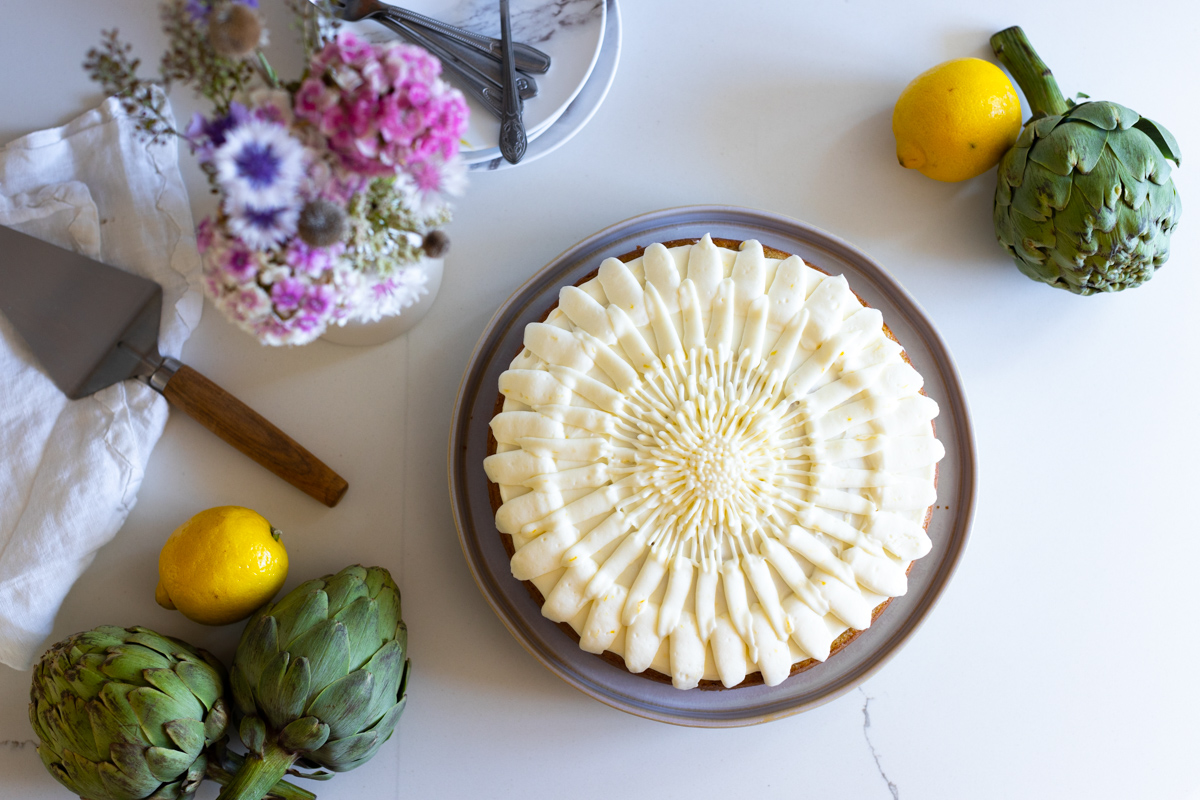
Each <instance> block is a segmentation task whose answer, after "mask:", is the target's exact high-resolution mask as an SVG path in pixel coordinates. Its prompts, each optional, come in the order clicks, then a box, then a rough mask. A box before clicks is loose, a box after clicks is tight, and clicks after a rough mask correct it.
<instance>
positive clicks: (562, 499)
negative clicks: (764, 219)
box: [484, 235, 944, 689]
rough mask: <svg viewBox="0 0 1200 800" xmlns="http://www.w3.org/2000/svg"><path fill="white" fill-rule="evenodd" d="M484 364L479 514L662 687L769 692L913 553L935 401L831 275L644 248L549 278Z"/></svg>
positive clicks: (763, 260) (571, 622)
mask: <svg viewBox="0 0 1200 800" xmlns="http://www.w3.org/2000/svg"><path fill="white" fill-rule="evenodd" d="M524 345H525V346H524V349H522V351H521V352H520V354H518V355H517V357H516V358H515V359H514V360H513V362H512V364H511V366H510V368H509V369H508V370H507V371H505V372H504V373H503V374H502V375H501V376H500V381H499V384H500V385H499V390H500V395H501V397H502V402H501V403H499V404H498V408H499V410H498V413H497V414H496V416H495V417H494V418H493V419H492V421H491V432H492V438H493V440H494V441H493V442H492V443H491V449H490V450H489V452H492V455H489V456H488V458H487V459H486V460H485V462H484V468H485V470H486V471H487V475H488V478H489V479H490V480H491V481H492V482H493V484H495V488H496V490H497V491H495V492H494V493H493V507H494V509H495V512H496V527H497V529H498V531H499V532H500V533H501V534H503V535H504V536H506V537H510V541H509V545H510V551H511V552H512V562H511V567H512V574H513V576H514V578H516V579H518V580H522V581H526V582H528V584H529V585H530V586H531V588H532V590H533V591H534V593H535V596H536V597H538V599H539V600H540V602H542V613H543V614H544V615H545V616H546V617H548V618H549V619H551V620H554V621H555V622H559V623H562V624H564V625H566V626H569V628H568V629H569V630H571V631H573V632H574V633H575V635H577V636H578V639H579V646H580V647H581V648H582V649H584V650H586V651H590V652H593V653H597V654H603V655H605V656H606V657H610V658H612V657H616V658H617V659H620V661H621V662H622V663H623V664H624V665H625V667H626V668H628V669H629V670H630V671H631V672H634V673H646V674H648V675H650V676H654V675H666V676H670V680H671V682H672V683H673V684H674V685H675V686H676V687H678V688H680V689H689V688H693V687H696V686H705V687H713V688H721V687H726V688H728V687H734V686H739V685H751V684H753V683H757V682H759V681H760V680H761V682H764V683H766V684H768V685H772V686H773V685H775V684H778V683H779V682H781V681H783V680H784V679H786V678H787V677H788V676H789V675H791V674H793V673H794V672H796V671H799V670H801V669H805V668H807V667H809V666H812V665H815V664H817V663H819V662H822V661H824V660H826V659H827V658H829V656H830V655H831V654H832V653H834V652H836V651H837V650H838V649H840V648H841V647H842V646H844V645H845V644H846V643H848V642H849V641H850V640H851V639H852V638H853V637H854V635H856V633H857V632H858V631H861V630H863V629H865V628H867V627H868V626H869V625H870V624H871V621H872V619H873V618H874V616H875V615H876V614H878V613H879V612H880V611H882V610H883V608H884V607H885V606H886V604H887V602H888V601H889V600H890V598H893V597H898V596H900V595H902V594H904V592H905V589H906V585H907V572H908V569H909V567H910V566H911V564H912V562H913V561H914V560H915V559H918V558H920V557H921V556H923V555H925V554H926V553H928V552H929V550H930V548H931V546H932V544H931V542H930V540H929V537H928V536H927V534H926V532H925V527H926V525H927V522H928V517H929V513H930V508H931V506H932V504H933V502H934V499H935V489H936V478H937V461H938V460H939V459H940V458H941V457H942V455H943V454H944V451H943V448H942V446H941V444H940V443H939V442H938V441H937V439H936V438H935V437H934V427H933V423H932V420H933V419H934V417H935V416H936V415H937V411H938V409H937V404H936V403H935V402H934V401H933V400H932V399H930V398H928V397H926V396H925V395H924V394H923V393H922V391H921V386H922V379H921V376H920V375H919V374H918V373H917V372H916V371H915V370H914V369H913V368H912V366H911V365H910V364H909V363H908V361H907V359H906V357H905V355H904V352H903V350H902V348H901V346H900V345H899V343H897V342H896V341H895V339H894V338H893V337H892V336H891V334H890V331H888V329H887V327H886V325H884V323H883V319H882V316H881V315H880V313H879V312H878V311H876V310H875V309H872V308H869V307H867V306H865V304H863V303H862V302H861V301H860V300H859V299H858V298H857V296H856V295H855V294H854V293H853V292H852V291H851V290H850V287H849V286H848V285H847V282H846V280H845V278H843V277H842V276H840V275H838V276H830V275H826V274H825V273H823V272H821V271H819V270H817V269H814V268H812V267H810V266H808V265H807V264H805V263H804V261H802V260H801V259H800V258H799V257H797V256H789V255H788V254H786V253H782V252H779V251H774V250H769V249H764V248H763V246H762V245H760V244H759V243H758V242H756V241H753V240H751V241H745V242H741V243H738V242H728V241H725V240H720V239H719V240H717V241H716V242H714V241H713V240H712V239H711V238H710V237H709V236H707V235H706V236H705V237H704V238H703V239H701V240H700V241H698V242H694V241H688V242H683V243H678V242H670V243H667V245H663V244H653V245H650V246H649V247H646V248H644V249H641V250H638V251H636V252H634V253H630V254H628V255H626V256H623V257H621V258H609V259H606V260H605V261H604V262H603V263H602V264H600V267H599V270H598V272H597V273H596V274H595V276H594V277H592V278H590V279H588V280H585V281H584V282H583V283H581V284H579V285H578V286H568V287H565V288H563V290H562V291H561V292H560V294H559V300H558V304H557V305H556V306H555V307H554V308H553V309H551V310H550V311H549V313H548V314H547V316H546V318H545V321H544V322H540V323H532V324H530V325H528V326H527V327H526V329H525V338H524Z"/></svg>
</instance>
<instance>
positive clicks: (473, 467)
mask: <svg viewBox="0 0 1200 800" xmlns="http://www.w3.org/2000/svg"><path fill="white" fill-rule="evenodd" d="M706 233H709V234H711V235H712V236H713V237H715V238H724V239H734V240H745V239H757V240H758V241H760V242H761V243H762V244H763V245H764V246H768V247H773V248H776V249H778V250H782V251H785V252H788V253H794V254H796V255H799V256H801V257H802V258H803V259H804V260H805V261H807V262H808V263H809V264H811V265H813V266H815V267H818V268H820V269H822V270H824V271H826V272H828V273H831V274H835V275H836V274H843V275H845V276H846V279H847V281H849V284H850V288H851V289H853V290H854V291H855V292H856V293H857V294H858V296H859V297H860V298H861V299H862V300H863V301H865V302H866V303H867V304H868V305H870V306H872V307H874V308H877V309H879V310H880V311H881V312H882V314H883V319H884V321H885V322H886V323H887V325H888V327H889V328H890V329H891V330H892V332H893V333H894V334H895V336H896V338H897V339H898V340H899V341H900V343H901V344H902V345H903V346H904V348H905V351H906V352H907V354H908V357H909V359H910V361H911V362H912V365H913V367H915V368H916V369H917V371H918V372H920V373H921V375H922V376H923V377H924V379H925V391H926V393H927V394H928V395H929V396H930V397H932V398H933V399H934V400H936V401H937V403H938V405H939V406H940V414H939V416H938V417H937V419H936V420H935V425H936V428H937V437H938V439H940V440H941V442H942V444H943V445H944V446H945V448H946V456H945V458H944V459H943V460H942V461H941V463H940V464H939V469H938V499H937V502H936V504H935V506H934V508H933V512H932V517H931V520H930V523H929V528H928V532H929V536H930V538H931V539H932V541H933V549H932V551H931V552H930V553H929V554H928V555H927V556H925V557H924V558H921V559H919V560H918V561H916V562H915V563H914V564H913V566H912V571H911V572H910V573H909V580H908V592H907V594H905V595H904V596H903V597H897V598H895V599H893V600H892V601H891V603H890V605H889V606H888V607H887V609H886V610H885V611H884V612H883V613H882V614H881V615H880V616H879V617H878V619H876V621H875V622H874V623H873V624H872V625H871V627H870V628H868V629H867V630H865V631H863V632H862V633H861V634H859V636H858V637H857V638H855V639H854V640H853V641H852V642H850V643H849V644H848V645H847V646H846V647H844V648H843V649H842V650H841V651H839V652H837V653H835V654H834V655H833V656H831V657H830V659H829V660H828V661H826V662H825V663H823V664H818V665H816V666H814V667H812V668H810V669H808V670H805V671H803V672H800V673H798V674H796V675H793V676H792V677H790V678H788V679H787V680H785V681H783V683H781V684H779V685H778V686H774V687H768V686H762V685H759V686H746V687H742V688H737V689H727V690H722V691H713V690H704V689H691V690H687V691H681V690H678V689H675V688H674V687H672V686H671V685H670V684H669V683H660V682H658V681H655V680H651V679H649V678H647V677H645V676H641V675H634V674H631V673H629V672H628V671H626V670H625V669H623V668H621V667H618V666H614V665H613V664H611V663H609V662H608V661H606V660H604V659H602V658H600V657H599V656H596V655H593V654H592V653H588V652H584V651H583V650H580V649H579V646H578V644H577V643H576V641H575V640H574V639H573V638H572V637H571V636H569V635H567V634H566V633H565V632H564V631H562V630H561V629H560V628H559V627H558V626H557V625H556V624H555V623H553V622H551V621H550V620H548V619H546V618H544V617H543V616H542V613H541V608H540V607H539V606H538V605H537V603H535V602H534V600H533V598H532V597H530V594H529V592H528V591H527V590H526V587H525V585H524V584H522V583H521V582H520V581H518V580H516V579H515V578H513V577H512V575H511V573H510V570H509V556H508V553H507V552H506V550H505V547H504V543H503V541H502V538H501V536H500V534H499V533H498V532H497V530H496V526H495V524H494V518H493V513H492V508H491V503H490V501H489V495H488V480H487V476H486V475H485V474H484V471H483V460H484V458H485V457H486V455H487V440H488V422H489V421H490V420H491V418H492V416H493V413H494V411H495V405H496V397H497V393H498V390H497V381H498V379H499V376H500V373H501V372H503V371H504V370H505V369H507V368H508V365H509V363H510V362H511V361H512V359H513V358H514V357H515V356H516V354H517V353H518V352H520V350H521V347H522V342H523V337H524V330H525V325H526V324H527V323H530V322H535V321H538V320H540V319H541V318H542V317H543V316H544V315H545V313H546V312H547V310H549V308H550V307H551V306H552V305H553V304H554V303H555V302H557V299H558V292H559V289H561V288H562V287H563V286H568V285H573V284H575V283H578V282H579V281H581V280H582V279H583V278H584V277H585V276H587V275H588V274H589V273H591V272H592V271H594V270H595V269H597V268H598V267H599V266H600V262H601V261H602V260H604V259H605V258H607V257H610V256H619V255H622V254H624V253H627V252H630V251H632V250H635V249H636V248H638V247H641V246H645V245H649V244H652V243H654V242H665V241H671V240H675V239H687V238H700V237H701V236H703V235H704V234H706ZM449 479H450V495H451V500H452V506H453V513H454V518H455V524H456V526H457V528H458V535H459V540H460V543H461V544H462V548H463V554H464V555H465V556H466V560H467V564H468V566H469V568H470V570H471V574H472V576H473V577H474V578H475V581H476V583H477V584H478V585H479V589H480V591H481V592H483V595H484V598H485V599H486V600H487V602H488V604H489V605H490V606H491V607H492V609H493V610H494V611H495V612H496V614H497V616H499V618H500V620H501V622H503V623H504V625H505V627H507V628H508V630H509V631H510V632H511V633H512V634H513V636H515V637H516V639H517V641H519V642H520V643H521V645H522V646H524V647H525V649H526V650H528V651H529V652H530V654H531V655H533V657H534V658H536V659H537V660H538V661H539V662H540V663H541V664H542V665H543V666H545V667H546V668H547V669H549V670H550V671H551V672H553V673H554V674H556V675H558V676H559V677H560V678H562V679H563V680H565V681H566V682H567V683H569V684H571V685H572V686H574V687H575V688H577V689H579V690H580V691H582V692H584V693H585V694H587V695H589V696H591V697H593V698H595V699H597V700H600V701H601V702H603V703H607V704H608V705H610V706H613V707H614V708H618V709H620V710H622V711H626V712H628V713H631V714H636V715H638V716H642V717H646V718H648V719H654V720H659V721H661V722H669V723H673V724H678V725H689V726H696V727H733V726H739V725H751V724H755V723H760V722H766V721H769V720H772V719H778V718H780V717H784V716H788V715H791V714H796V713H799V712H801V711H805V710H807V709H810V708H814V707H816V706H818V705H821V704H822V703H825V702H828V701H830V700H832V699H834V698H836V697H838V696H840V695H842V694H844V693H846V692H848V691H850V690H851V689H853V688H854V687H855V686H857V685H858V684H859V683H861V682H863V681H864V680H866V679H867V678H869V677H870V676H871V675H873V674H874V673H875V672H876V671H877V670H879V669H880V668H881V667H882V666H883V665H884V664H885V663H886V662H887V661H888V659H889V658H891V657H892V656H893V655H895V653H896V652H897V651H898V650H899V649H900V647H901V646H903V645H904V644H905V642H907V641H908V639H909V638H910V637H911V636H912V635H913V633H914V632H915V631H916V629H917V628H918V627H919V626H920V624H921V622H922V621H923V620H924V618H925V616H926V615H927V614H928V613H929V611H930V609H932V608H933V606H934V604H935V603H936V602H937V599H938V597H939V596H940V595H941V593H942V591H943V590H944V589H945V587H946V585H947V582H948V581H949V579H950V577H951V575H952V574H953V572H954V570H955V567H956V566H957V564H958V561H959V559H960V558H961V556H962V553H963V550H964V548H965V545H966V541H967V536H968V533H969V530H970V526H971V519H972V516H973V514H974V507H975V480H976V465H975V443H974V434H973V433H972V429H971V422H970V416H969V412H968V408H967V402H966V397H965V395H964V393H963V389H962V385H961V382H960V379H959V375H958V370H957V369H956V367H955V366H954V361H953V359H952V358H951V356H950V353H949V351H948V350H947V348H946V345H945V343H944V342H943V341H942V339H941V337H940V336H939V335H938V333H937V331H936V330H935V329H934V326H933V324H932V323H931V322H930V321H929V319H928V318H927V317H926V316H925V313H924V312H923V311H922V310H921V308H920V307H919V306H918V305H917V303H916V301H915V300H914V299H913V298H912V297H911V296H910V295H909V294H908V293H907V292H906V291H905V290H904V288H903V287H901V286H900V284H899V283H897V282H896V280H895V279H894V278H893V277H892V276H891V275H890V274H888V273H887V271H885V270H884V269H883V267H881V266H880V265H879V264H878V263H877V262H875V261H874V260H873V259H871V258H870V257H869V256H867V255H866V254H865V253H863V252H862V251H860V250H858V249H856V248H855V247H853V246H852V245H850V244H847V243H846V242H843V241H842V240H840V239H838V238H836V237H834V236H831V235H830V234H827V233H824V232H823V231H820V230H818V229H816V228H813V227H812V226H809V225H806V224H804V223H803V222H798V221H796V220H793V219H790V218H788V217H784V216H780V215H777V214H770V213H765V212H761V211H754V210H750V209H744V208H736V207H730V206H688V207H684V208H674V209H666V210H663V211H655V212H652V213H649V214H644V215H642V216H639V217H634V218H633V219H629V220H626V221H624V222H621V223H618V224H616V225H614V226H612V227H610V228H606V229H605V230H602V231H600V232H599V233H596V234H594V235H593V236H590V237H588V238H587V239H585V240H583V241H582V242H580V243H578V244H576V245H575V246H573V247H571V248H570V249H568V250H567V251H565V252H564V253H562V254H561V255H559V256H558V257H557V258H555V259H554V260H552V261H551V262H550V263H549V264H547V265H546V266H545V267H544V268H543V269H541V270H540V271H538V272H537V273H536V274H535V275H534V276H533V277H532V278H530V279H529V280H528V281H527V282H526V283H525V284H524V285H523V286H521V287H520V288H519V289H518V290H517V291H516V292H515V293H514V294H513V296H512V297H510V298H509V299H508V300H507V301H506V302H505V303H504V304H503V305H502V306H501V307H500V309H499V310H498V311H497V312H496V315H495V316H494V317H493V318H492V320H491V322H490V323H489V324H488V326H487V328H486V329H485V330H484V332H483V335H482V336H481V338H480V340H479V343H478V344H477V345H476V347H475V351H474V352H473V353H472V355H471V359H470V361H469V363H468V366H467V370H466V373H465V374H464V376H463V381H462V385H461V386H460V387H459V393H458V398H457V400H456V402H455V407H454V416H453V422H452V427H451V432H450V451H449Z"/></svg>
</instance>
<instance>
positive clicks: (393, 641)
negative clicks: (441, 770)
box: [219, 566, 409, 800]
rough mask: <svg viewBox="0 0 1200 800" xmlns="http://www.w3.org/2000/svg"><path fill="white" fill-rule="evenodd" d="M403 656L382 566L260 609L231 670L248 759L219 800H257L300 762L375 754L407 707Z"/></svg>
mask: <svg viewBox="0 0 1200 800" xmlns="http://www.w3.org/2000/svg"><path fill="white" fill-rule="evenodd" d="M407 649H408V632H407V629H406V628H405V626H404V621H403V620H402V619H401V618H400V592H399V590H398V589H397V588H396V584H395V583H394V582H393V581H392V576H391V575H389V574H388V572H387V570H385V569H382V568H380V567H372V568H370V569H366V568H364V567H360V566H353V567H347V568H346V569H344V570H342V571H341V572H339V573H338V574H337V575H327V576H325V577H324V578H322V579H320V580H315V581H309V582H307V583H304V584H301V585H300V586H298V587H296V588H295V589H293V590H292V591H291V592H290V593H288V594H287V595H286V596H285V597H284V598H283V599H281V600H280V601H279V602H278V603H275V604H274V605H270V606H266V607H264V608H263V609H261V610H259V611H258V613H256V614H255V615H254V616H253V617H252V618H251V619H250V622H249V623H248V624H247V625H246V629H245V631H244V632H243V633H242V639H241V642H239V644H238V647H237V652H236V653H235V655H234V659H233V669H232V670H231V672H230V678H231V683H232V685H233V697H234V702H235V704H236V707H237V710H238V712H239V713H240V714H242V715H243V717H242V720H241V724H240V726H239V733H240V734H241V737H242V742H243V743H244V744H245V745H246V748H247V750H249V753H248V754H247V757H246V763H245V766H244V767H243V768H242V769H241V770H240V771H239V772H238V773H237V774H236V775H235V776H234V779H233V781H232V782H231V783H230V784H229V785H228V786H227V787H226V788H225V790H224V791H222V793H221V796H220V798H219V800H258V799H259V798H261V797H262V796H263V795H264V794H265V793H266V790H267V787H269V786H270V785H271V784H272V783H274V782H275V781H276V780H278V779H279V778H280V777H282V776H283V775H284V773H286V772H288V771H292V772H293V773H294V774H299V773H297V771H296V769H295V768H294V765H295V766H298V767H302V768H306V769H316V768H320V767H324V768H325V769H328V770H333V771H335V772H343V771H345V770H350V769H354V768H355V767H357V766H359V765H360V764H362V763H364V762H365V761H367V760H368V759H370V758H371V757H372V756H374V755H375V753H376V752H377V751H378V750H379V748H380V747H381V746H382V745H383V743H384V742H385V741H387V739H388V738H389V737H390V736H391V735H392V731H393V730H394V729H395V727H396V722H397V721H398V720H399V718H400V713H401V712H402V711H403V710H404V703H405V693H406V688H407V683H408V673H409V661H408V659H407V658H406V651H407ZM328 775H329V773H324V772H317V773H316V774H312V775H309V776H308V777H328Z"/></svg>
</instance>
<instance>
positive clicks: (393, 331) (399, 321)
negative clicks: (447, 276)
mask: <svg viewBox="0 0 1200 800" xmlns="http://www.w3.org/2000/svg"><path fill="white" fill-rule="evenodd" d="M444 264H445V259H441V258H425V259H422V260H421V261H420V263H418V264H417V266H416V269H423V270H425V274H426V276H427V277H426V279H425V294H423V295H421V299H420V300H418V301H417V302H416V303H414V304H413V305H411V306H409V307H408V308H406V309H404V310H403V311H401V312H400V313H399V314H396V315H395V316H391V317H384V318H383V319H380V320H377V321H375V322H347V323H346V324H345V325H342V326H337V325H331V326H329V328H328V329H327V330H326V331H325V333H323V334H322V335H321V339H322V340H323V341H326V342H332V343H333V344H340V345H345V346H347V347H370V346H372V345H377V344H383V343H384V342H390V341H391V340H392V339H395V338H396V337H397V336H400V335H401V334H404V333H407V332H408V331H409V330H411V329H412V328H414V327H416V324H417V323H418V322H420V321H421V319H422V318H423V317H424V316H425V315H426V314H428V313H429V309H430V308H432V307H433V301H434V300H435V299H437V293H438V289H439V288H440V287H441V285H442V268H443V266H444Z"/></svg>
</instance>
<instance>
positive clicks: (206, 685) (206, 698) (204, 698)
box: [159, 661, 223, 709]
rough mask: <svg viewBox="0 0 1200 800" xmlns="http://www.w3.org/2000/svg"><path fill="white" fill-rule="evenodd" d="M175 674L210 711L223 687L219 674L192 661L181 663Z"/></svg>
mask: <svg viewBox="0 0 1200 800" xmlns="http://www.w3.org/2000/svg"><path fill="white" fill-rule="evenodd" d="M175 674H176V675H178V676H179V680H180V681H182V682H183V684H184V685H185V686H186V687H187V689H188V691H189V692H191V693H192V695H193V696H195V697H196V699H198V700H199V701H200V702H201V703H202V704H203V705H204V707H205V708H206V709H211V708H212V707H213V704H214V703H216V702H217V700H218V699H219V698H220V697H221V694H222V689H223V687H222V686H221V675H220V673H217V672H214V671H213V670H212V669H210V668H207V667H206V666H202V665H201V664H197V663H195V662H194V661H181V662H180V663H179V665H178V666H177V667H175ZM159 688H160V689H161V688H162V687H161V686H160V687H159Z"/></svg>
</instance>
